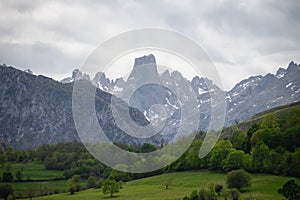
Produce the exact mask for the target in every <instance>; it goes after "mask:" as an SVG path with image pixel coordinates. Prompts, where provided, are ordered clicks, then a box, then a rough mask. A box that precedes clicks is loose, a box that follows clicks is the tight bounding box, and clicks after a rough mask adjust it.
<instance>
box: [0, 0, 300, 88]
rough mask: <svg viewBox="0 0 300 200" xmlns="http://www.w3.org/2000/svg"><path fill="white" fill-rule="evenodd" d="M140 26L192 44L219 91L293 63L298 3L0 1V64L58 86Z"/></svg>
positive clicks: (298, 38)
mask: <svg viewBox="0 0 300 200" xmlns="http://www.w3.org/2000/svg"><path fill="white" fill-rule="evenodd" d="M144 27H161V28H168V29H173V30H176V31H178V32H180V33H183V34H185V35H187V36H188V37H191V38H192V39H193V40H195V41H196V42H197V43H198V44H200V45H201V46H202V47H203V48H204V49H205V50H206V52H207V54H208V55H209V56H210V58H211V59H212V61H213V62H214V64H215V66H216V67H217V69H218V71H219V73H220V75H221V78H222V80H223V83H224V87H225V89H227V90H229V89H231V88H232V87H233V86H234V84H235V83H237V82H239V81H240V80H242V79H244V78H247V77H248V76H252V75H258V74H266V73H268V72H270V73H275V72H276V70H277V69H278V68H279V67H284V68H286V66H287V65H288V63H289V62H290V61H292V60H293V61H295V62H297V63H299V62H300V2H299V1H298V0H294V1H293V0H291V1H289V0H287V1H280V0H274V1H271V0H264V1H255V0H252V1H223V0H222V1H211V0H208V1H198V0H195V1H193V0H187V1H183V0H178V1H176V0H164V1H162V0H157V1H156V0H151V1H131V0H124V1H113V0H107V1H100V0H88V1H79V0H67V1H52V0H43V1H30V0H28V1H20V0H0V63H6V64H8V65H12V66H15V67H16V68H18V69H28V68H29V69H31V70H32V71H33V72H34V73H35V74H43V75H46V76H50V77H52V78H54V79H57V80H60V79H61V78H63V77H65V76H69V75H70V74H71V72H72V70H73V69H74V68H79V67H80V65H81V63H82V62H83V61H84V60H85V59H86V57H87V56H88V54H89V53H90V52H91V51H92V50H93V49H95V48H96V47H97V46H98V45H99V44H101V43H102V42H104V41H105V40H107V39H109V38H111V37H112V36H115V35H117V34H119V33H122V32H124V31H130V30H132V29H137V28H144Z"/></svg>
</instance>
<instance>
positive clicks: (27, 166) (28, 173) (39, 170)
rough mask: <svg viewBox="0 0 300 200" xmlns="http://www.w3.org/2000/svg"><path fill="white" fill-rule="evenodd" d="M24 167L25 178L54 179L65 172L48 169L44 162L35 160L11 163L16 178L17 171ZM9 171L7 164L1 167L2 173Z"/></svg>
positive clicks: (60, 176) (0, 171)
mask: <svg viewBox="0 0 300 200" xmlns="http://www.w3.org/2000/svg"><path fill="white" fill-rule="evenodd" d="M22 167H23V173H24V180H27V179H28V178H29V180H53V179H55V178H62V177H63V172H62V171H57V170H47V169H46V168H45V166H44V164H43V163H42V162H38V161H34V162H28V163H11V167H10V171H11V172H12V174H13V176H14V179H15V178H16V177H15V175H16V172H17V171H18V170H21V168H22ZM5 171H7V168H6V167H5V166H1V167H0V174H1V175H2V173H3V172H5Z"/></svg>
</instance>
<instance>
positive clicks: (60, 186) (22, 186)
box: [0, 162, 68, 196]
mask: <svg viewBox="0 0 300 200" xmlns="http://www.w3.org/2000/svg"><path fill="white" fill-rule="evenodd" d="M22 168H23V173H24V177H23V180H28V179H29V180H30V182H11V183H4V182H0V185H5V184H11V185H12V186H13V187H14V190H15V194H16V195H17V196H24V195H25V193H26V189H27V188H29V187H34V188H37V190H38V188H39V187H41V185H42V184H46V185H47V186H48V187H49V188H51V190H50V192H52V193H54V192H55V191H56V192H60V193H61V192H65V191H67V190H68V188H67V181H66V180H56V181H53V180H54V179H55V178H62V177H63V172H62V171H57V170H47V169H45V167H44V165H43V164H42V163H41V162H28V163H26V164H24V163H11V165H10V172H11V173H12V175H13V176H14V179H16V177H15V175H16V172H17V171H18V170H21V169H22ZM5 171H7V167H6V166H1V167H0V175H2V173H3V172H5Z"/></svg>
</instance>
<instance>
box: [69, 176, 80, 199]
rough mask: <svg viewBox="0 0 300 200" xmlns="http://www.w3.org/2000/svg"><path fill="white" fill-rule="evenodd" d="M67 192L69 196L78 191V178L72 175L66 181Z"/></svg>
mask: <svg viewBox="0 0 300 200" xmlns="http://www.w3.org/2000/svg"><path fill="white" fill-rule="evenodd" d="M68 186H69V192H70V194H71V195H72V194H74V192H78V191H79V190H80V187H81V186H80V176H79V175H74V176H72V178H70V179H69V180H68Z"/></svg>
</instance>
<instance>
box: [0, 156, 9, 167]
mask: <svg viewBox="0 0 300 200" xmlns="http://www.w3.org/2000/svg"><path fill="white" fill-rule="evenodd" d="M7 161H8V159H7V156H6V155H5V154H0V165H2V167H4V164H5V163H7Z"/></svg>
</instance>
